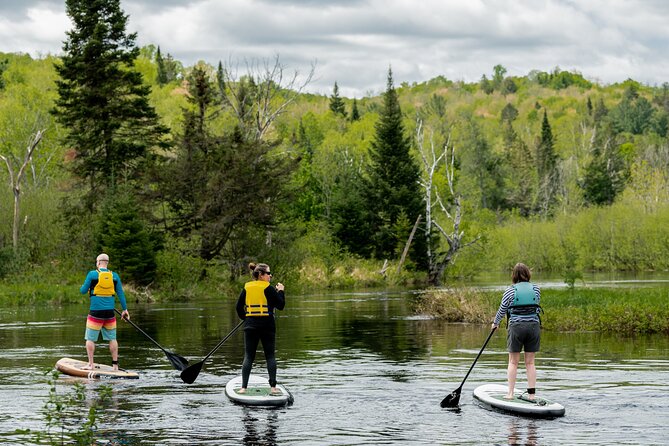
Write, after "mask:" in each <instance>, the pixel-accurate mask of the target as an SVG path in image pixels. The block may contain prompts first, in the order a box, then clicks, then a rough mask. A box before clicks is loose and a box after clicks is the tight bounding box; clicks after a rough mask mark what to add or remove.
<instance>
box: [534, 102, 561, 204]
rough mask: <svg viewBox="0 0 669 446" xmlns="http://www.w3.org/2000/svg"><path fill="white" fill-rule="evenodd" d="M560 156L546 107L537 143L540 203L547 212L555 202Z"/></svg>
mask: <svg viewBox="0 0 669 446" xmlns="http://www.w3.org/2000/svg"><path fill="white" fill-rule="evenodd" d="M557 162H558V156H557V154H556V153H555V140H554V139H553V131H552V130H551V125H550V123H549V122H548V114H547V113H546V110H545V109H544V118H543V121H542V123H541V139H540V140H539V144H538V145H537V174H538V177H539V203H540V206H541V210H542V212H543V213H544V214H547V213H548V211H549V209H550V208H551V207H552V206H553V204H554V202H555V197H556V194H557V186H558V182H559V175H558V169H557Z"/></svg>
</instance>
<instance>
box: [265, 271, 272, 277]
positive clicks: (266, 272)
mask: <svg viewBox="0 0 669 446" xmlns="http://www.w3.org/2000/svg"><path fill="white" fill-rule="evenodd" d="M263 274H264V275H266V276H271V275H272V273H270V272H269V271H265V272H264V273H263Z"/></svg>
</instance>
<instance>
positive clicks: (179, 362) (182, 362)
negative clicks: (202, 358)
mask: <svg viewBox="0 0 669 446" xmlns="http://www.w3.org/2000/svg"><path fill="white" fill-rule="evenodd" d="M114 311H116V312H117V313H118V314H119V316H121V319H123V320H124V321H126V322H130V325H132V326H133V327H135V328H136V329H137V330H139V331H140V333H142V334H143V335H144V336H146V337H147V338H149V339H150V340H151V342H153V343H154V344H156V345H157V346H158V348H159V349H161V350H162V351H163V352H164V353H165V355H166V356H167V359H169V360H170V362H171V363H172V366H173V367H174V368H175V369H177V370H183V369H185V368H186V367H188V359H186V358H184V357H183V356H179V355H177V354H176V353H172V352H168V351H167V350H165V349H164V348H163V347H161V346H160V344H158V342H156V340H155V339H153V338H152V337H151V336H149V335H148V334H147V333H146V332H145V331H144V330H142V329H141V328H139V327H138V326H137V325H136V324H135V323H134V322H133V321H131V320H130V319H126V318H124V317H123V314H122V313H121V312H120V311H118V309H116V308H114Z"/></svg>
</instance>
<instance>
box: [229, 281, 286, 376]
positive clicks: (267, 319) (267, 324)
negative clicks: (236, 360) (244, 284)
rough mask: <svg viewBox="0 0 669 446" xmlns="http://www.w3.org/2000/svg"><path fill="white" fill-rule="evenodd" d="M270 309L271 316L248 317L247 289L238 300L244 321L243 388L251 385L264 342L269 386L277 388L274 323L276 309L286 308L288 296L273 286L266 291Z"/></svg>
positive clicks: (240, 314) (241, 317)
mask: <svg viewBox="0 0 669 446" xmlns="http://www.w3.org/2000/svg"><path fill="white" fill-rule="evenodd" d="M264 292H265V297H266V298H267V306H268V308H269V316H246V289H243V290H242V292H241V294H240V295H239V299H238V300H237V315H238V316H239V318H240V319H244V320H245V322H244V363H243V364H242V387H246V386H247V385H248V383H249V376H250V375H251V367H252V366H253V360H254V359H255V357H256V350H257V348H258V343H259V342H262V349H263V351H264V352H265V361H266V362H267V373H268V374H269V385H270V386H272V387H274V386H276V357H275V356H274V348H275V345H276V325H275V323H274V309H277V310H283V308H284V307H285V306H286V296H285V294H284V292H283V291H277V290H276V288H274V287H273V286H272V285H270V286H268V287H267V288H265V290H264Z"/></svg>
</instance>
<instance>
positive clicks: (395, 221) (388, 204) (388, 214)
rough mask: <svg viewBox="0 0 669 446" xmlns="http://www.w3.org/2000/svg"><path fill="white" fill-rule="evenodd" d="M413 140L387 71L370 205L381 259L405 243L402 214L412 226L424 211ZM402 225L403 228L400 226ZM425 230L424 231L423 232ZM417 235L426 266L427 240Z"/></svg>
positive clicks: (376, 249)
mask: <svg viewBox="0 0 669 446" xmlns="http://www.w3.org/2000/svg"><path fill="white" fill-rule="evenodd" d="M410 148H411V141H410V138H408V137H407V136H406V135H405V132H404V125H403V123H402V111H401V109H400V103H399V99H398V96H397V92H396V91H395V88H394V86H393V76H392V71H391V70H388V84H387V89H386V92H385V93H384V97H383V108H382V109H381V115H380V117H379V121H378V122H377V123H376V134H375V137H374V140H373V142H372V146H371V150H370V160H371V166H370V171H369V183H370V184H369V187H368V190H367V192H368V194H369V198H368V206H369V208H370V209H371V211H372V214H373V215H372V221H373V224H372V225H371V227H374V228H376V230H375V231H374V232H373V234H372V236H371V241H372V243H373V247H374V253H375V255H376V256H377V257H378V258H389V257H393V256H396V254H397V248H398V246H400V245H402V244H403V243H405V242H406V240H407V238H408V235H409V231H410V229H411V228H409V230H408V231H405V229H406V225H404V224H403V221H402V217H404V219H408V220H409V221H410V222H412V223H411V224H409V226H412V224H413V222H414V221H415V220H416V218H417V217H418V216H419V215H420V214H421V213H422V212H423V199H422V193H421V191H420V186H419V183H418V181H419V179H420V169H419V166H418V164H417V162H416V160H415V159H414V158H413V157H412V156H411V153H410ZM400 226H402V227H400ZM421 232H422V231H421ZM419 238H420V237H417V238H416V239H415V240H414V243H413V245H412V246H413V251H412V252H413V253H414V260H416V261H417V263H419V264H421V265H424V263H425V260H424V259H423V257H424V253H425V243H424V241H421V240H419Z"/></svg>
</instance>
